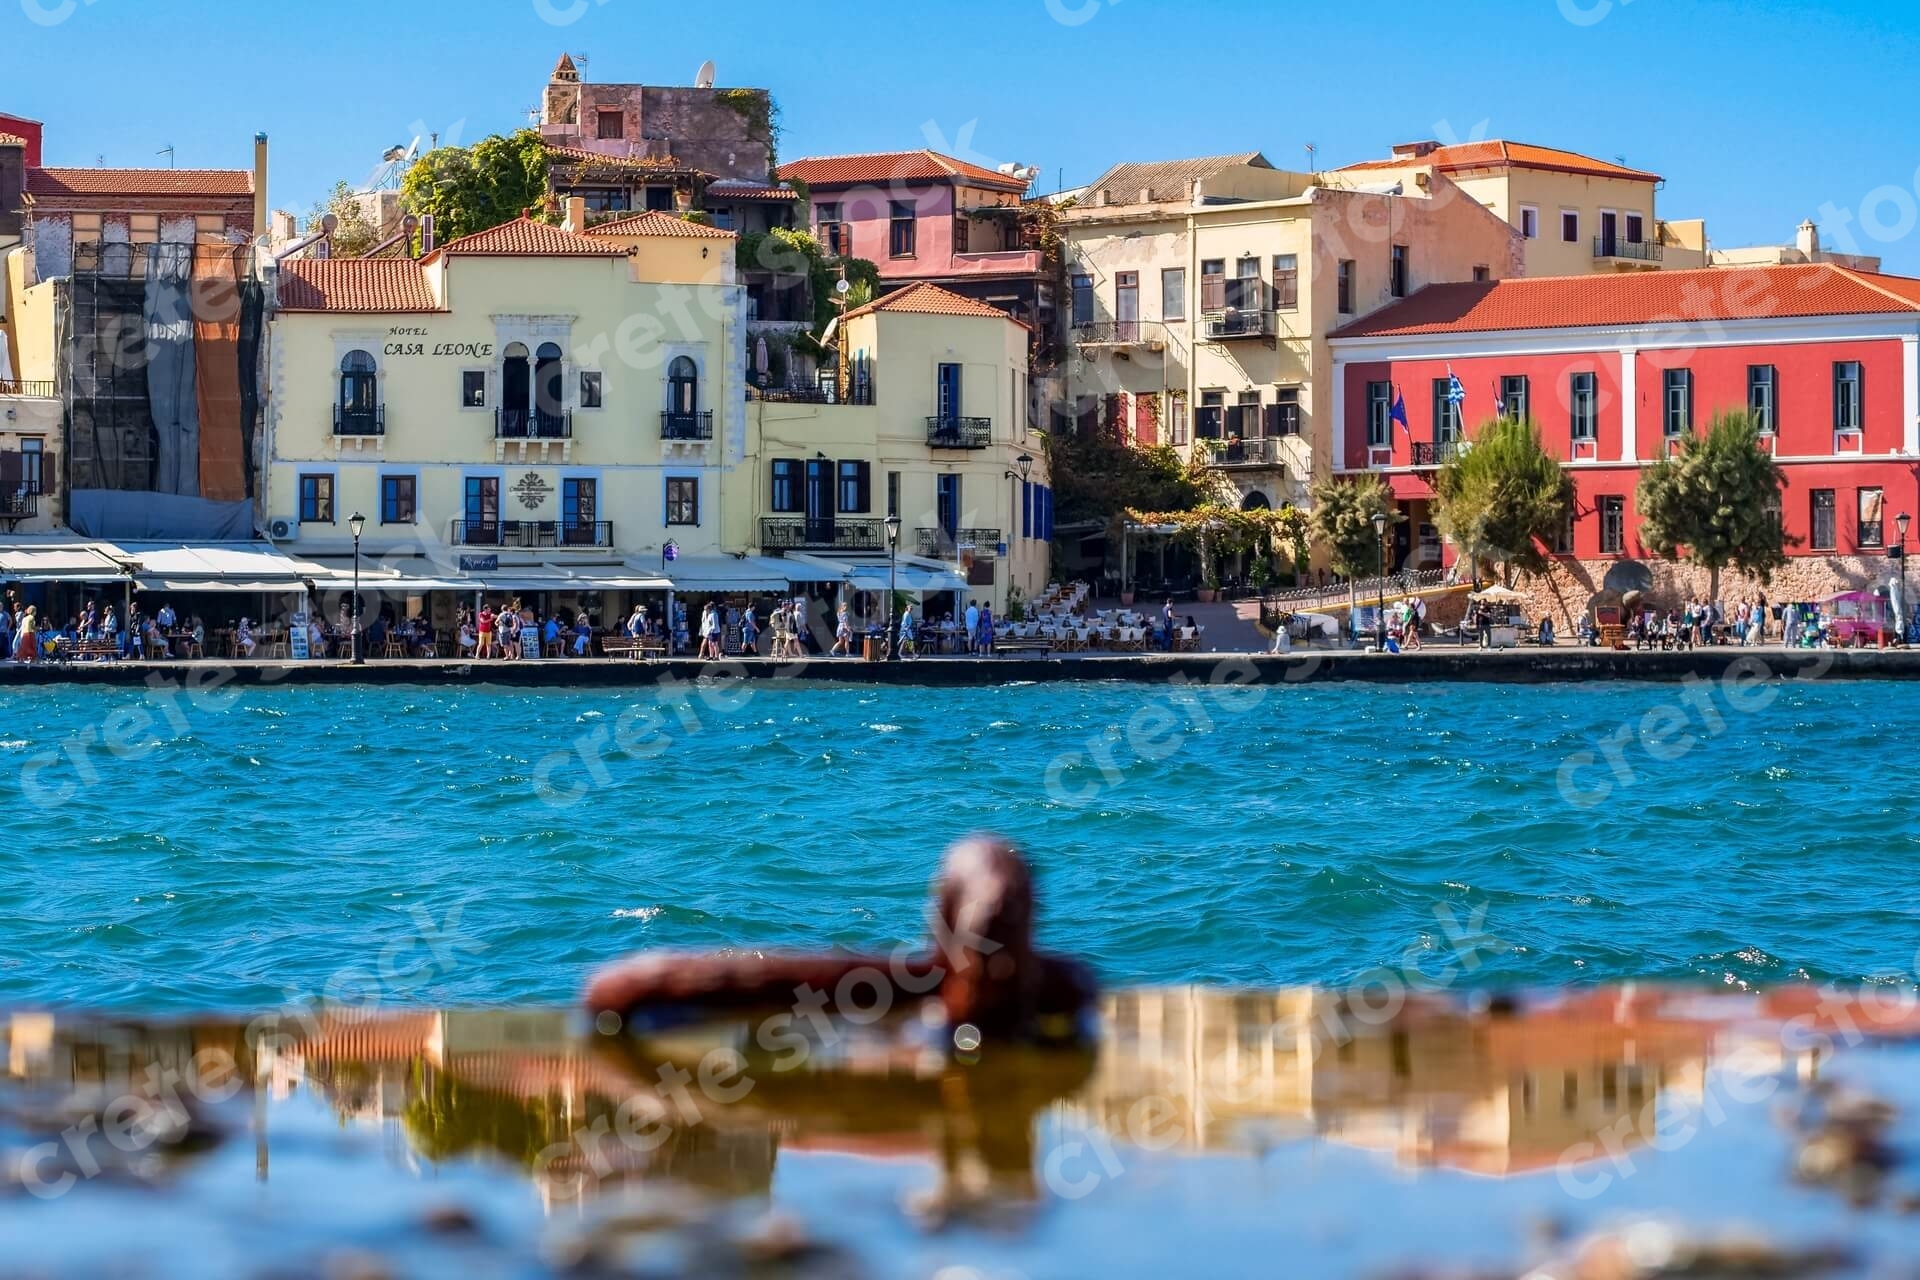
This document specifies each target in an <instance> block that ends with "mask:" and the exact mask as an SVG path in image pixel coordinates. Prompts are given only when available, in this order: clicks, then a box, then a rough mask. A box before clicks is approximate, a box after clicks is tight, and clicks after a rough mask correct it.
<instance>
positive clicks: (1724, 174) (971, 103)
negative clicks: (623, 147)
mask: <svg viewBox="0 0 1920 1280" xmlns="http://www.w3.org/2000/svg"><path fill="white" fill-rule="evenodd" d="M269 13H278V14H280V15H284V18H285V21H284V22H274V21H270V20H268V19H267V16H266V15H267V14H269ZM959 13H964V14H965V16H964V17H959V16H955V15H957V14H959ZM0 50H4V51H5V53H4V54H3V55H0V58H3V59H4V62H5V64H6V66H7V68H8V75H7V76H6V77H5V78H4V79H0V110H4V111H11V112H13V113H15V114H19V115H25V116H30V117H33V118H36V119H40V120H44V121H45V122H46V123H47V128H48V139H47V148H48V153H49V163H53V164H92V163H94V162H95V160H96V158H97V157H102V156H104V157H105V159H106V162H107V163H108V164H117V165H154V164H164V163H166V162H165V160H164V159H163V158H161V157H159V156H158V155H157V154H156V153H157V152H158V151H159V150H160V149H161V148H163V147H165V146H168V145H169V144H171V145H172V146H173V147H174V148H175V149H176V158H177V159H176V162H177V163H178V164H179V165H180V166H182V167H187V166H216V167H245V166H247V165H249V164H250V163H251V145H250V140H251V138H252V136H253V134H254V132H255V131H256V130H260V129H264V130H266V131H267V132H268V133H269V134H270V135H272V139H273V174H272V181H271V184H270V188H271V196H272V203H273V204H274V206H275V207H277V208H292V209H296V210H299V211H301V212H303V213H304V212H305V211H306V210H307V209H308V208H309V207H310V206H311V205H312V203H313V202H314V200H315V199H316V198H317V197H318V196H319V195H320V194H321V193H322V192H323V191H324V190H325V189H326V188H327V187H328V186H330V185H331V183H332V182H333V181H334V180H335V179H336V178H342V177H344V178H348V179H351V180H354V181H358V180H359V179H361V178H363V177H364V176H365V175H366V174H367V173H368V172H369V171H370V170H371V169H372V167H373V166H374V164H375V163H376V162H377V160H378V158H379V155H380V153H381V151H382V150H384V149H385V148H386V147H388V146H390V145H392V144H394V143H398V142H404V141H406V140H408V139H409V138H410V137H411V136H412V134H413V133H414V132H415V131H417V130H439V131H440V132H441V134H442V135H443V137H453V138H455V139H456V140H459V141H468V142H470V141H473V140H474V139H476V138H479V137H482V136H484V135H485V134H487V133H490V132H494V131H498V130H505V129H511V128H514V127H516V126H518V125H521V124H524V123H525V122H526V118H527V117H526V111H527V108H528V107H530V106H532V105H534V104H535V103H536V102H537V101H538V100H539V94H540V91H541V88H542V86H543V85H544V84H545V82H546V79H547V75H548V73H549V71H550V70H551V68H552V66H553V63H554V60H555V59H556V58H557V57H558V55H559V54H560V53H561V52H562V51H563V50H564V51H571V52H573V53H575V54H578V53H581V52H585V53H587V54H588V55H590V62H589V64H588V66H587V68H586V74H587V77H588V78H589V79H590V80H601V81H642V82H652V83H661V84H686V83H690V82H691V80H692V77H693V73H694V70H695V68H696V67H697V66H698V65H699V64H700V62H701V60H702V59H705V58H712V59H714V60H715V62H716V63H717V64H718V67H719V72H720V76H719V82H720V83H721V84H723V85H752V86H761V87H765V88H768V89H771V90H772V91H773V94H774V97H775V100H776V101H777V102H778V103H779V106H780V108H781V112H782V123H783V126H784V131H785V132H784V137H783V140H782V144H781V151H782V154H783V155H784V156H787V157H793V156H799V155H808V154H818V153H822V152H833V151H878V150H891V149H897V148H908V147H916V146H925V145H934V146H938V147H941V148H942V149H946V150H950V151H955V152H958V153H960V154H963V155H968V156H969V157H970V158H974V159H986V160H992V161H995V162H1000V161H1008V160H1018V161H1021V162H1023V163H1027V164H1037V165H1039V166H1040V167H1041V168H1042V170H1043V173H1044V175H1045V176H1044V178H1043V180H1042V182H1041V184H1040V185H1041V186H1043V187H1045V188H1046V189H1052V188H1053V187H1054V186H1055V185H1057V184H1058V182H1059V179H1060V177H1061V176H1062V175H1063V174H1064V178H1065V182H1066V184H1067V185H1069V186H1071V185H1075V184H1078V183H1082V182H1085V181H1087V180H1088V179H1090V178H1092V177H1094V176H1096V175H1097V174H1098V173H1099V172H1100V171H1101V170H1102V169H1104V168H1105V167H1106V166H1107V165H1108V164H1110V163H1112V162H1114V161H1117V160H1122V159H1165V158H1170V157H1175V156H1182V155H1206V154H1213V153H1218V152H1226V151H1238V150H1247V149H1254V148H1258V149H1260V150H1262V151H1264V152H1266V154H1267V156H1268V157H1269V158H1270V159H1271V160H1272V161H1273V162H1274V163H1275V164H1278V165H1282V166H1286V167H1299V166H1303V165H1304V164H1305V161H1306V154H1305V151H1304V150H1303V148H1304V146H1305V144H1307V143H1309V142H1311V143H1314V144H1316V145H1317V146H1318V148H1319V151H1318V154H1319V159H1320V163H1321V164H1322V165H1329V166H1330V165H1337V164H1341V163H1345V162H1348V161H1352V160H1359V159H1365V158H1369V157H1373V156H1377V155H1381V154H1384V153H1385V151H1386V148H1387V146H1388V145H1389V144H1390V143H1393V142H1396V141H1405V140H1409V139H1414V138H1424V137H1441V138H1442V139H1443V140H1444V139H1445V138H1447V137H1449V136H1451V137H1454V138H1458V139H1467V138H1471V137H1476V136H1477V137H1505V138H1511V139H1518V140H1522V141H1529V142H1538V143H1545V144H1549V145H1556V146H1564V147H1568V148H1571V149H1574V150H1579V151H1585V152H1588V153H1590V154H1593V155H1597V156H1602V157H1609V158H1611V157H1616V156H1624V157H1625V158H1626V160H1627V161H1628V162H1629V163H1631V164H1633V165H1635V166H1637V167H1640V168H1646V169H1651V170H1654V171H1655V172H1658V173H1661V174H1664V175H1666V178H1667V186H1666V188H1665V190H1664V191H1662V192H1661V194H1660V198H1659V210H1660V213H1661V215H1662V216H1663V217H1669V218H1684V217H1693V216H1700V217H1705V218H1706V219H1707V220H1708V230H1709V233H1710V234H1711V235H1712V236H1713V238H1714V241H1715V242H1716V243H1717V244H1720V245H1724V246H1732V245H1741V244H1753V243H1760V242H1766V241H1775V242H1778V241H1784V240H1786V239H1788V238H1790V237H1791V236H1792V234H1793V229H1794V226H1795V224H1797V223H1798V222H1799V221H1800V220H1801V218H1803V217H1807V216H1814V217H1816V219H1818V218H1819V214H1820V211H1821V210H1822V208H1823V206H1826V205H1828V204H1831V205H1832V206H1833V208H1834V209H1838V210H1845V211H1848V212H1849V213H1851V214H1852V216H1853V217H1854V218H1856V219H1862V218H1864V217H1867V216H1871V217H1873V218H1877V219H1878V223H1879V226H1880V231H1879V233H1878V234H1877V235H1876V234H1872V233H1869V232H1866V231H1863V230H1858V229H1856V230H1855V231H1854V232H1853V235H1854V236H1855V238H1856V240H1857V242H1858V248H1859V250H1860V251H1861V252H1871V253H1879V254H1881V255H1882V256H1883V257H1885V259H1886V261H1887V266H1888V268H1889V269H1890V270H1896V271H1905V272H1915V273H1920V231H1916V228H1915V227H1914V226H1913V225H1912V223H1913V214H1914V210H1915V205H1916V203H1920V195H1916V192H1915V180H1916V168H1920V132H1917V131H1916V130H1914V128H1913V126H1912V122H1913V118H1914V110H1913V105H1912V87H1913V85H1914V83H1915V78H1914V73H1913V67H1914V66H1915V65H1920V5H1914V4H1912V3H1910V0H1901V2H1899V3H1893V2H1891V0H1793V2H1792V3H1785V2H1783V0H1739V2H1738V3H1733V2H1731V0H1447V3H1445V4H1436V3H1434V2H1433V0H1425V2H1418V3H1417V2H1413V0H1370V2H1369V3H1364V4H1362V3H1347V4H1333V3H1298V2H1296V0H975V2H974V3H972V4H969V5H966V6H964V7H962V6H958V5H950V4H937V5H936V4H931V3H924V2H920V3H913V2H908V3H900V2H899V0H836V2H835V3H828V4H818V5H809V4H795V3H792V2H791V0H786V2H784V3H780V4H772V3H765V2H763V0H726V2H725V3H713V4H685V3H660V2H659V0H381V2H380V3H372V2H370V0H332V3H330V4H326V5H321V6H285V5H283V6H279V7H278V8H277V9H273V8H263V7H261V6H260V5H258V4H241V3H239V2H238V0H193V2H192V3H165V4H162V3H153V2H152V0H0ZM969 130H970V132H969ZM1823 221H1824V220H1823ZM1859 225H1860V224H1859V223H1858V222H1856V227H1858V226H1859ZM1830 229H1833V228H1830ZM1829 242H1830V243H1831V242H1832V237H1831V236H1830V237H1829Z"/></svg>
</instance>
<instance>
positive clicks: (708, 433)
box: [660, 409, 713, 440]
mask: <svg viewBox="0 0 1920 1280" xmlns="http://www.w3.org/2000/svg"><path fill="white" fill-rule="evenodd" d="M660 438H661V439H662V440H711V439H713V410H711V409H702V410H700V411H699V412H698V413H675V412H674V411H673V410H671V409H668V410H666V411H665V412H664V413H662V414H661V415H660Z"/></svg>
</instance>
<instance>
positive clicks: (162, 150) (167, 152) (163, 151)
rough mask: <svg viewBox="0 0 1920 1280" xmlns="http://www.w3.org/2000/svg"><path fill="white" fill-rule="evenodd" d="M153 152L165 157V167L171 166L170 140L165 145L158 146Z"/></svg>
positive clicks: (171, 148) (171, 150) (171, 147)
mask: <svg viewBox="0 0 1920 1280" xmlns="http://www.w3.org/2000/svg"><path fill="white" fill-rule="evenodd" d="M153 154H155V155H157V156H165V157H166V158H167V168H169V169H171V168H173V144H172V143H171V142H169V143H168V144H167V145H166V146H164V147H162V148H160V149H159V150H158V151H156V152H154V153H153Z"/></svg>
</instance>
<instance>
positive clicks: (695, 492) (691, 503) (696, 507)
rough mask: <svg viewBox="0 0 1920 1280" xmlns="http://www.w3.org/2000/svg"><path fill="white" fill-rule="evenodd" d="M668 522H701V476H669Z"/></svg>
mask: <svg viewBox="0 0 1920 1280" xmlns="http://www.w3.org/2000/svg"><path fill="white" fill-rule="evenodd" d="M667 523H668V524H699V523H700V478H699V477H698V476H668V477H667Z"/></svg>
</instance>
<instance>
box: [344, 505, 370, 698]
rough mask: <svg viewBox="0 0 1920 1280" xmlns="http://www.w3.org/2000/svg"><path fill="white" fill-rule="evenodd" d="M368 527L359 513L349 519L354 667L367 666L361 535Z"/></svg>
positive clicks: (365, 520) (365, 519)
mask: <svg viewBox="0 0 1920 1280" xmlns="http://www.w3.org/2000/svg"><path fill="white" fill-rule="evenodd" d="M366 527H367V518H366V517H365V516H363V515H361V514H360V513H359V512H358V511H356V512H354V513H353V514H352V515H351V516H349V517H347V528H348V529H349V530H350V531H351V532H352V533H353V665H354V666H356V667H364V666H366V665H367V655H366V653H365V652H364V651H363V650H362V647H361V643H360V534H361V531H362V530H364V529H365V528H366Z"/></svg>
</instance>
